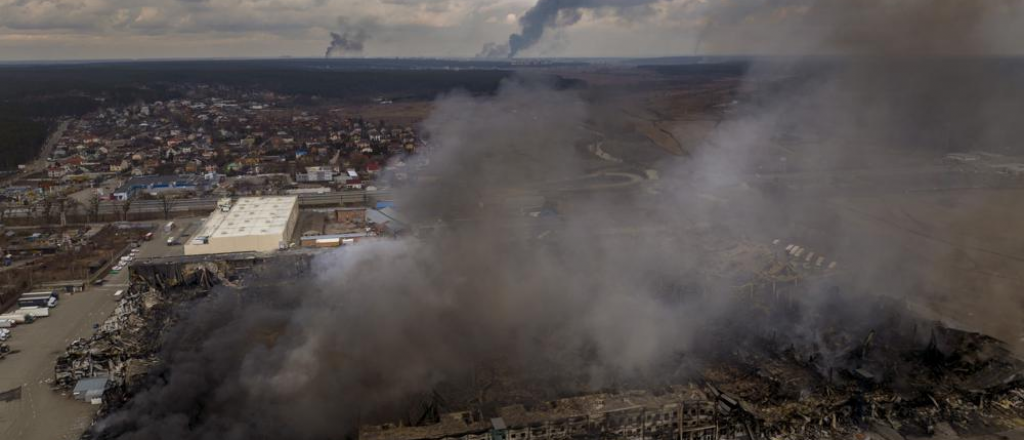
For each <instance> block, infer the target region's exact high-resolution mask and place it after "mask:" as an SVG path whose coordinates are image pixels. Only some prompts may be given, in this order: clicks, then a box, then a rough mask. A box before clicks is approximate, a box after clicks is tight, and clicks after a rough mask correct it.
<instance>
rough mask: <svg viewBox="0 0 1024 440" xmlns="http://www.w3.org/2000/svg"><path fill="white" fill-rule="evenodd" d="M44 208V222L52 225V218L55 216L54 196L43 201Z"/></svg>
mask: <svg viewBox="0 0 1024 440" xmlns="http://www.w3.org/2000/svg"><path fill="white" fill-rule="evenodd" d="M42 208H43V212H42V214H43V220H44V221H45V222H46V223H50V217H51V216H53V208H54V198H53V197H52V196H46V197H44V198H43V201H42Z"/></svg>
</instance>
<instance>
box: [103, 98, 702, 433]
mask: <svg viewBox="0 0 1024 440" xmlns="http://www.w3.org/2000/svg"><path fill="white" fill-rule="evenodd" d="M587 115H588V106H587V104H586V103H585V102H584V101H583V100H582V99H581V98H580V97H579V95H578V94H577V93H576V92H572V91H557V90H554V89H552V88H551V87H550V86H549V85H547V84H535V83H525V84H524V83H520V82H510V83H506V84H505V85H504V86H503V87H502V89H501V90H500V91H499V92H498V93H497V95H496V96H493V97H485V98H476V97H471V96H467V95H463V94H458V93H456V94H452V95H450V96H447V97H444V98H442V99H440V100H439V101H438V102H437V109H436V110H435V112H434V113H433V115H432V116H431V117H430V118H429V119H428V120H427V121H426V122H425V123H424V128H425V129H426V130H427V132H428V133H429V135H430V139H431V144H432V145H436V146H437V147H436V148H437V151H436V153H434V154H432V155H431V158H432V160H431V163H432V165H431V168H429V169H427V170H424V171H423V173H425V174H428V175H430V176H432V177H434V178H435V179H436V182H435V183H432V184H423V185H416V186H414V187H411V188H409V189H407V190H403V191H402V192H400V193H399V194H398V197H397V202H398V204H399V205H401V206H402V207H403V208H402V209H403V214H405V215H407V216H408V217H409V218H410V219H414V220H415V222H416V223H417V224H425V225H443V226H439V227H437V228H436V230H435V231H434V233H433V234H428V235H429V236H428V238H423V239H401V240H384V241H380V242H375V243H364V244H360V245H359V246H354V247H350V248H345V249H340V250H338V251H337V252H333V253H331V254H328V255H324V256H322V257H318V258H317V260H316V262H315V268H314V270H313V271H312V274H314V275H313V278H312V279H309V280H305V281H299V282H295V281H291V284H292V285H291V286H290V287H289V288H285V289H274V288H266V289H258V290H256V289H253V290H249V291H247V292H245V294H244V296H242V297H241V298H239V297H236V296H235V295H228V294H224V293H220V294H215V298H214V299H212V300H211V301H209V302H206V303H203V304H201V305H200V307H198V308H196V309H195V310H193V311H191V312H190V315H189V316H188V318H187V319H185V320H184V322H182V324H181V325H180V327H179V328H178V330H177V331H176V332H175V333H174V334H172V335H171V336H170V338H169V342H168V343H166V344H165V353H164V358H165V359H166V360H167V365H168V369H167V370H166V371H165V372H163V373H158V376H159V377H161V380H160V381H158V382H157V383H156V384H154V385H153V386H152V387H151V388H149V389H148V390H146V391H144V392H143V393H141V394H140V395H138V396H136V397H135V398H134V399H133V400H132V401H130V402H129V403H128V406H127V407H126V408H125V409H124V410H123V411H122V412H120V413H117V414H115V415H113V416H111V417H110V418H108V419H106V420H104V421H102V422H101V423H100V425H99V431H100V433H101V437H118V438H128V439H135V438H138V439H143V438H145V439H158V438H166V439H171V438H174V439H181V438H225V439H231V438H253V437H280V438H296V439H305V438H333V437H337V436H338V435H339V433H345V432H350V431H351V430H353V429H354V428H356V427H357V426H358V424H359V423H367V422H372V421H386V420H391V419H393V418H395V417H396V416H397V415H400V414H402V410H403V409H404V408H408V407H410V406H415V405H410V399H415V398H416V396H421V395H425V394H429V393H430V392H431V391H432V390H438V389H441V390H443V391H444V393H443V394H444V395H445V396H446V399H449V400H451V401H453V402H454V401H472V400H474V399H484V400H483V401H480V403H481V404H484V403H490V402H502V401H503V400H502V399H504V398H507V396H510V395H513V394H514V392H515V393H521V392H524V391H525V390H528V391H529V392H531V393H533V394H534V395H536V396H538V397H540V398H555V397H558V396H561V395H569V394H574V393H579V392H583V391H586V390H598V389H601V388H602V387H610V386H615V385H616V384H622V383H626V382H629V381H633V382H636V381H639V380H641V379H642V378H644V377H647V375H652V376H653V373H654V372H655V371H658V372H659V373H660V374H659V375H658V376H657V377H658V379H657V380H659V381H660V380H664V378H665V377H668V376H671V375H673V374H676V372H677V370H678V369H679V368H680V367H679V366H678V365H673V366H671V367H670V368H668V369H662V368H661V365H662V364H664V363H665V362H667V361H669V360H671V359H672V358H673V356H676V355H677V354H678V353H679V352H681V351H683V350H685V349H686V347H687V346H688V345H689V344H690V343H691V336H692V335H694V334H695V333H696V331H697V330H696V328H697V327H698V326H700V324H701V323H702V322H706V320H707V319H709V318H710V317H711V316H713V315H714V314H715V307H714V306H713V303H714V301H707V302H706V303H705V302H704V301H702V303H703V305H702V306H700V307H697V306H695V305H691V304H688V303H687V301H685V300H677V301H674V302H672V303H666V301H665V300H664V298H663V297H664V295H665V293H664V287H665V286H666V285H670V284H671V280H672V279H675V278H676V277H678V276H679V275H680V274H681V273H686V272H687V271H690V270H693V269H694V266H693V264H694V263H695V261H696V256H694V255H686V254H685V253H684V254H679V253H678V252H677V247H678V246H683V247H685V246H686V245H685V244H684V243H678V242H676V243H667V242H666V241H665V239H664V237H658V236H655V235H645V236H639V237H637V236H633V235H624V236H619V235H616V234H615V233H614V232H615V231H616V230H617V228H619V227H621V226H623V225H629V224H631V223H632V220H631V219H632V218H633V215H634V212H632V211H630V207H631V206H635V205H634V202H633V201H631V200H630V198H629V197H628V196H627V197H625V198H623V197H622V196H616V197H615V198H616V199H617V204H618V206H619V209H621V211H617V212H604V211H602V210H601V207H602V206H605V203H607V202H606V201H602V200H594V201H591V200H589V197H581V198H580V199H579V200H577V201H576V203H579V205H580V206H578V207H576V208H575V209H578V210H580V211H581V214H574V215H571V216H567V217H563V218H561V219H559V220H552V221H550V222H539V223H535V222H524V221H522V220H518V219H522V218H529V217H528V216H523V214H522V213H521V211H520V206H519V205H517V204H516V203H515V202H510V200H516V199H517V197H518V196H516V194H517V193H527V194H534V193H535V192H536V191H537V190H539V189H541V188H550V187H560V186H563V185H570V186H573V187H577V186H578V187H579V188H580V190H584V189H585V188H586V186H587V185H590V184H593V183H592V182H589V181H588V180H586V179H584V180H579V179H580V176H581V175H585V174H586V173H585V169H584V162H583V160H584V157H581V156H580V155H579V150H577V149H576V148H574V144H575V143H576V142H578V141H579V140H581V139H583V138H584V137H585V136H586V133H585V132H583V131H581V130H580V129H579V128H578V127H579V126H580V125H581V124H583V123H584V122H585V121H586V118H587ZM481 140H486V141H485V142H481ZM517 213H518V214H517ZM666 215H667V214H666ZM510 216H511V217H510ZM510 218H511V221H510ZM602 231H603V232H602ZM602 233H609V234H611V235H608V236H606V237H602V235H601V234H602ZM538 237H543V239H540V238H538ZM663 375H668V376H663ZM509 380H511V381H512V383H506V382H505V381H509ZM488 382H494V383H492V384H490V385H488V384H487V383H488ZM513 391H514V392H513ZM412 402H415V400H412Z"/></svg>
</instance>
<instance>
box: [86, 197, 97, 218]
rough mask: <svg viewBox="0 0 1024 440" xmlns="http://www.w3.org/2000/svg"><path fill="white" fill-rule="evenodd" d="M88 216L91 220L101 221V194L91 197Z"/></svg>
mask: <svg viewBox="0 0 1024 440" xmlns="http://www.w3.org/2000/svg"><path fill="white" fill-rule="evenodd" d="M88 216H89V221H90V222H95V221H99V216H100V196H99V194H93V195H92V197H90V198H89V210H88Z"/></svg>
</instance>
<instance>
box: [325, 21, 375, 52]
mask: <svg viewBox="0 0 1024 440" xmlns="http://www.w3.org/2000/svg"><path fill="white" fill-rule="evenodd" d="M338 22H339V23H340V24H341V25H342V27H343V28H344V29H343V30H342V31H341V32H331V45H330V46H328V47H327V51H326V52H325V53H324V58H330V57H332V56H335V55H342V54H349V53H360V52H362V51H363V49H364V45H365V44H366V41H367V40H369V39H370V32H369V30H367V29H366V27H364V26H356V25H349V24H348V23H347V22H346V21H345V20H343V19H339V20H338Z"/></svg>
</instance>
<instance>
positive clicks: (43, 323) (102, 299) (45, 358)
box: [0, 224, 182, 440]
mask: <svg viewBox="0 0 1024 440" xmlns="http://www.w3.org/2000/svg"><path fill="white" fill-rule="evenodd" d="M162 227H163V224H161V225H160V228H158V229H157V230H156V232H155V233H154V235H155V236H154V238H153V239H152V240H151V241H147V242H143V243H142V245H141V247H140V248H139V258H145V257H156V256H170V255H180V254H181V252H182V247H181V246H167V241H166V239H167V234H164V233H163V229H162ZM181 231H182V229H180V228H176V230H175V231H172V235H173V234H175V233H180V232H181ZM127 273H128V271H127V270H122V271H121V272H120V273H118V274H116V275H108V276H107V277H106V281H105V283H104V284H103V285H102V286H96V285H89V286H88V287H87V288H86V290H85V291H84V292H79V293H74V294H70V293H62V294H61V297H60V303H59V304H58V305H57V307H55V308H53V309H51V313H50V316H49V317H45V318H41V319H39V320H38V321H36V322H35V323H32V324H28V325H21V326H18V327H16V328H14V329H12V338H11V339H10V340H9V341H8V345H9V346H10V348H11V351H12V353H11V354H9V355H8V356H7V357H6V358H5V359H3V360H0V393H3V392H5V391H12V390H18V389H20V397H17V391H15V392H14V393H12V394H13V395H14V396H15V397H14V398H13V399H12V400H10V401H7V402H4V401H0V439H19V440H44V439H45V440H51V439H76V438H78V437H79V436H80V435H81V433H82V431H83V430H84V429H85V428H86V427H88V426H89V424H90V423H91V421H92V417H93V415H94V414H95V411H96V409H97V408H98V407H96V406H93V405H90V404H88V403H84V402H79V401H76V400H73V399H72V398H71V397H70V395H69V394H70V393H64V394H62V393H58V392H55V391H53V390H52V389H51V382H52V381H53V367H54V361H55V360H56V358H57V356H58V355H60V354H61V353H62V352H63V351H64V349H65V347H67V345H68V344H69V343H70V342H71V341H73V340H75V339H77V338H81V337H87V336H89V335H90V334H91V333H92V331H93V326H94V325H96V324H99V323H101V322H103V321H104V320H105V319H107V317H109V316H110V314H111V313H113V311H114V308H115V306H116V301H117V300H116V299H115V298H114V293H115V292H116V291H118V290H122V289H126V288H127V287H128V278H127V277H128V274H127Z"/></svg>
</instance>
